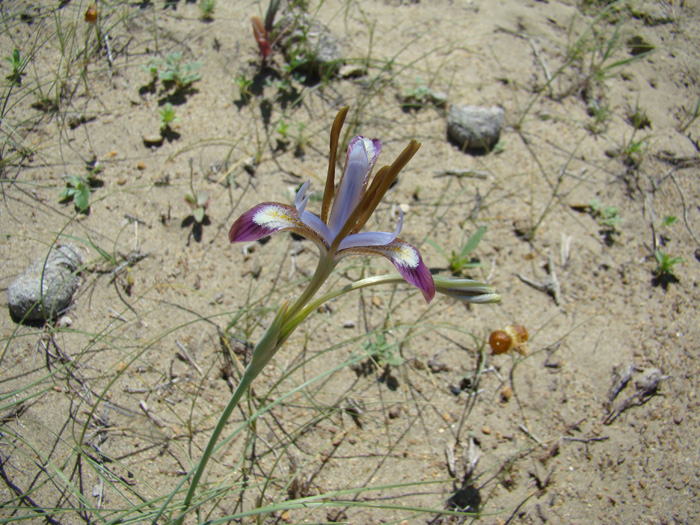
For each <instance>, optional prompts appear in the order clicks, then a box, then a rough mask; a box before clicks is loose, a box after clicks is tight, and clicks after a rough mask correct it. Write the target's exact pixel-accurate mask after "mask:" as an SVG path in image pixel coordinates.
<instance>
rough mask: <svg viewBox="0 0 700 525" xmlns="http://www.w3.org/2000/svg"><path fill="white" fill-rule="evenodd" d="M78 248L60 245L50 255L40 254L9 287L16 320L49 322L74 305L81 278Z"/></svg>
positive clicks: (8, 292) (10, 303)
mask: <svg viewBox="0 0 700 525" xmlns="http://www.w3.org/2000/svg"><path fill="white" fill-rule="evenodd" d="M81 264H82V259H81V257H80V255H79V253H78V250H77V249H76V248H75V247H74V246H71V245H69V244H65V245H57V246H54V247H53V248H52V249H51V253H49V255H48V257H39V258H38V259H36V260H34V261H33V262H32V263H31V264H30V265H29V267H28V268H27V269H26V270H25V272H24V274H23V275H22V276H20V277H19V278H17V279H16V280H15V281H14V282H13V283H12V284H10V286H9V287H8V288H7V304H8V307H9V309H10V315H11V316H12V318H13V320H15V321H16V322H19V321H23V320H24V321H45V320H47V319H52V318H54V317H56V316H57V315H58V314H59V313H61V312H62V311H64V310H65V309H66V308H68V306H69V305H70V302H71V299H72V297H73V294H74V293H75V291H76V290H77V289H78V286H79V285H80V282H81V279H80V277H79V276H78V275H77V271H78V269H79V268H80V266H81Z"/></svg>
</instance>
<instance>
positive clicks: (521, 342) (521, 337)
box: [489, 325, 530, 355]
mask: <svg viewBox="0 0 700 525" xmlns="http://www.w3.org/2000/svg"><path fill="white" fill-rule="evenodd" d="M529 338H530V336H529V334H528V333H527V329H526V328H525V327H524V326H522V325H508V326H506V327H505V329H504V330H494V331H493V332H491V335H490V336H489V345H491V349H492V350H493V353H494V354H503V353H505V352H507V351H508V350H515V351H516V352H518V353H519V354H522V355H528V354H529V353H530V348H529V347H528V344H527V341H528V339H529Z"/></svg>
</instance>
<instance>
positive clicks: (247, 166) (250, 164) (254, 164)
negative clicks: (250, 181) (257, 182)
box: [243, 157, 258, 175]
mask: <svg viewBox="0 0 700 525" xmlns="http://www.w3.org/2000/svg"><path fill="white" fill-rule="evenodd" d="M243 169H244V170H245V171H246V173H248V175H255V172H256V171H257V170H258V161H257V159H256V158H255V157H248V158H247V159H245V161H244V162H243Z"/></svg>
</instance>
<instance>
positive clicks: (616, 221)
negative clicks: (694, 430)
mask: <svg viewBox="0 0 700 525" xmlns="http://www.w3.org/2000/svg"><path fill="white" fill-rule="evenodd" d="M588 206H589V207H590V209H591V215H592V216H593V217H594V218H595V219H597V220H598V223H599V224H600V225H601V226H604V227H606V228H610V229H612V230H617V227H618V226H620V224H622V222H623V220H624V219H623V218H622V217H620V211H619V210H618V209H617V207H616V206H606V205H605V204H603V203H602V202H600V201H599V200H598V199H591V200H590V201H589V202H588Z"/></svg>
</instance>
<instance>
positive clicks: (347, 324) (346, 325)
mask: <svg viewBox="0 0 700 525" xmlns="http://www.w3.org/2000/svg"><path fill="white" fill-rule="evenodd" d="M343 328H355V321H345V322H344V323H343Z"/></svg>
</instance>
